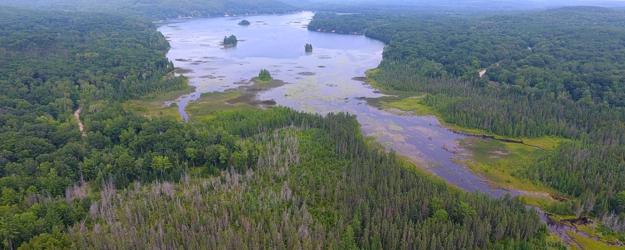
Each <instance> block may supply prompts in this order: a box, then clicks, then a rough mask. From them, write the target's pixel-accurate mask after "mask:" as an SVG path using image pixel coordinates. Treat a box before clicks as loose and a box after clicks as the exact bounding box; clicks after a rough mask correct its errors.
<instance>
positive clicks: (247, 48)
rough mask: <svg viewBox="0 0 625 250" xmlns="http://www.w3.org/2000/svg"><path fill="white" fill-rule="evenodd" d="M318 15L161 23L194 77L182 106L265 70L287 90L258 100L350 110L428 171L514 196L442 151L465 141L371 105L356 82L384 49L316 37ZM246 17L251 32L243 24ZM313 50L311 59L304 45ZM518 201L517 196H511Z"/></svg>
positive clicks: (359, 39)
mask: <svg viewBox="0 0 625 250" xmlns="http://www.w3.org/2000/svg"><path fill="white" fill-rule="evenodd" d="M312 16H313V13H312V12H302V13H297V14H291V15H280V16H249V17H244V18H242V17H220V18H204V19H187V20H176V21H171V22H167V23H162V24H160V25H161V26H160V27H159V31H160V32H162V33H163V34H164V35H165V36H166V37H167V39H168V40H169V42H170V44H171V49H170V50H169V53H168V54H167V57H168V58H169V59H170V60H171V61H173V62H174V65H175V66H176V68H179V69H181V70H179V71H178V72H181V73H183V74H184V75H185V76H188V77H189V78H190V84H191V85H193V86H195V87H197V89H196V92H195V93H192V94H189V95H185V96H183V97H181V98H180V99H179V100H178V106H179V107H180V113H181V116H182V117H183V118H185V119H188V116H187V114H186V112H185V111H184V108H185V107H186V106H187V104H188V102H189V101H192V100H195V99H197V98H199V96H200V94H201V93H205V92H213V91H224V90H227V89H232V88H236V87H238V86H240V84H241V83H246V82H248V81H249V80H250V79H251V78H252V77H255V76H257V75H258V72H259V71H260V70H261V69H267V70H269V71H270V72H271V75H272V76H273V78H275V79H278V80H282V81H284V82H287V84H286V85H284V86H281V87H278V88H275V89H272V90H269V91H266V92H262V93H260V94H259V95H258V99H260V100H274V101H276V102H277V104H278V105H283V106H288V107H292V108H294V109H296V110H300V111H305V112H315V113H320V114H327V113H328V112H339V111H341V112H349V113H350V114H354V115H357V118H358V121H359V122H360V123H361V124H362V132H363V133H364V134H365V135H369V136H374V137H376V139H377V140H378V141H379V142H380V143H381V144H382V145H384V146H385V147H386V148H387V149H389V150H390V149H393V150H395V151H397V152H398V153H399V154H401V155H404V156H406V157H408V158H410V159H411V160H413V161H414V162H416V163H418V164H419V165H421V166H424V167H426V168H427V170H428V171H430V172H432V173H434V174H435V175H437V176H439V177H441V178H442V179H444V180H446V181H447V182H449V183H452V184H454V185H456V186H458V187H460V188H462V189H464V190H467V191H469V192H474V191H479V192H482V193H487V194H489V195H491V196H493V197H501V196H503V195H504V194H506V193H508V192H509V191H505V190H502V189H493V188H491V187H489V186H488V184H486V183H485V182H484V179H483V178H481V177H480V176H476V175H474V174H472V173H471V172H470V171H469V170H468V169H466V168H464V167H462V166H460V165H458V164H456V163H454V162H453V161H452V159H454V158H456V157H458V156H456V155H454V154H452V153H449V152H448V151H446V150H444V148H453V147H454V144H455V143H456V142H455V140H456V139H459V138H463V136H460V135H457V134H454V133H452V132H451V131H448V130H447V129H445V128H442V127H440V126H439V125H440V123H439V121H438V120H437V119H436V118H434V117H431V116H427V117H425V116H407V115H401V114H399V115H398V114H397V112H393V113H395V114H393V113H390V112H387V111H383V110H378V109H377V108H375V107H371V106H368V105H367V104H366V102H365V101H363V100H361V98H362V97H378V96H380V94H378V93H377V91H375V89H373V88H371V87H370V86H369V85H366V84H363V83H362V82H360V81H357V80H353V78H355V77H364V76H365V71H366V70H368V69H372V68H375V67H377V66H378V64H379V63H380V62H381V60H382V51H383V49H384V44H383V43H381V42H379V41H376V40H372V39H369V38H366V37H364V36H355V35H339V34H331V33H318V32H311V31H308V30H307V29H306V25H307V23H308V22H309V21H310V19H311V18H312ZM242 19H246V20H248V21H250V23H251V25H250V26H240V25H238V22H239V21H240V20H242ZM230 35H235V36H236V37H237V39H239V40H240V41H239V43H238V45H237V46H236V47H234V48H223V46H222V45H220V43H221V42H222V41H223V38H224V36H230ZM307 43H310V44H312V45H313V48H314V50H313V52H312V53H308V54H307V53H305V51H304V45H305V44H307ZM511 192H512V194H513V195H517V194H518V192H516V191H511Z"/></svg>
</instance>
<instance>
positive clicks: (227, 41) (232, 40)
mask: <svg viewBox="0 0 625 250" xmlns="http://www.w3.org/2000/svg"><path fill="white" fill-rule="evenodd" d="M237 42H238V40H237V37H236V36H234V35H230V36H229V37H225V36H224V46H226V47H233V46H236V45H237Z"/></svg>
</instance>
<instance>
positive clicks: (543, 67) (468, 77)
mask: <svg viewBox="0 0 625 250" xmlns="http://www.w3.org/2000/svg"><path fill="white" fill-rule="evenodd" d="M624 24H625V14H624V12H623V11H621V10H613V9H605V8H597V7H567V8H559V9H552V10H546V11H540V12H530V13H521V14H514V13H513V14H505V15H504V14H499V15H493V16H490V17H474V18H473V17H458V16H448V17H444V16H432V15H428V14H410V15H408V14H406V15H378V16H375V15H350V16H340V15H335V14H328V13H319V14H317V15H316V16H315V18H314V20H313V22H311V24H310V25H309V29H310V30H320V31H327V32H329V31H331V30H335V32H339V33H364V34H365V35H366V36H368V37H371V38H374V39H378V40H381V41H384V42H385V43H387V44H388V46H387V47H386V48H385V50H384V54H383V57H384V60H383V61H382V63H381V64H380V65H379V67H378V69H377V70H375V71H372V73H371V74H370V78H371V79H373V80H375V82H376V83H377V86H378V87H381V88H386V89H390V90H401V91H411V92H415V93H428V95H427V96H426V97H425V98H424V99H423V103H424V104H426V105H428V106H431V107H434V108H435V110H437V112H438V113H439V114H440V116H441V118H442V119H443V120H444V121H445V122H447V123H450V124H455V125H459V126H461V127H467V128H477V129H481V130H484V131H487V132H490V133H494V134H497V135H501V136H507V137H515V138H527V137H543V136H557V137H564V138H570V139H574V140H575V142H571V143H566V144H565V145H561V146H560V147H558V148H556V149H554V150H547V151H545V152H544V153H543V154H544V156H542V157H540V158H539V159H536V161H535V162H533V163H532V164H531V165H530V166H529V167H528V168H527V169H526V170H525V171H522V172H521V173H519V175H520V176H523V177H524V178H527V179H530V180H532V181H534V182H535V183H538V184H541V185H547V186H550V187H553V188H555V189H556V190H559V191H560V192H562V193H564V194H567V195H570V196H571V197H574V198H578V199H576V200H575V201H574V202H569V203H567V204H568V205H566V206H568V209H565V210H567V212H566V213H571V214H574V213H575V212H573V211H574V210H575V211H582V212H583V213H587V214H591V215H595V216H603V217H604V218H605V217H610V215H611V214H615V215H616V216H612V217H610V218H611V220H612V222H611V223H608V224H611V225H613V226H610V227H611V229H612V230H614V231H621V232H622V231H623V230H624V229H625V217H624V215H625V192H624V191H625V186H623V182H622V180H623V179H624V178H625V176H623V173H625V160H624V159H625V137H624V136H625V103H623V100H625V98H624V94H625V78H624V76H625V74H624V73H625V71H624V69H625V68H624V67H625V64H623V62H625V61H624V60H623V56H624V55H625V54H623V53H624V51H625V44H624V43H623V40H624V38H625V27H624ZM482 70H485V72H483V73H485V74H484V76H482V77H480V75H479V72H480V71H482ZM619 214H620V219H619V216H618V215H619Z"/></svg>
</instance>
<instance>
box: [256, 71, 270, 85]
mask: <svg viewBox="0 0 625 250" xmlns="http://www.w3.org/2000/svg"><path fill="white" fill-rule="evenodd" d="M258 80H260V81H263V82H268V81H271V80H273V77H271V74H269V70H266V69H261V70H260V73H259V74H258Z"/></svg>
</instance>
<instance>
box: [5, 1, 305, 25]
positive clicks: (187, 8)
mask: <svg viewBox="0 0 625 250" xmlns="http://www.w3.org/2000/svg"><path fill="white" fill-rule="evenodd" d="M0 5H13V6H21V7H34V8H45V9H56V10H70V11H93V12H111V13H119V12H126V13H128V14H140V15H145V16H148V17H150V18H155V19H160V20H162V19H167V18H181V17H208V16H224V15H225V14H230V15H233V14H237V15H247V14H249V15H253V14H276V13H287V12H293V11H296V10H297V9H296V8H295V7H293V6H290V5H287V4H285V3H283V2H280V1H276V0H107V1H96V0H23V1H10V0H0Z"/></svg>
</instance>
